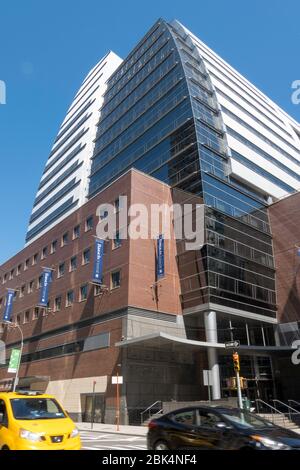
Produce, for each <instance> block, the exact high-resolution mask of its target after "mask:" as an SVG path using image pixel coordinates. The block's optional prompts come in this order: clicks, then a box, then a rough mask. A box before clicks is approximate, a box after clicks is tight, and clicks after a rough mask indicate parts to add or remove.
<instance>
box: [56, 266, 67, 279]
mask: <svg viewBox="0 0 300 470" xmlns="http://www.w3.org/2000/svg"><path fill="white" fill-rule="evenodd" d="M64 274H65V263H61V264H60V265H59V266H58V275H57V277H58V278H59V277H62V276H63V275H64Z"/></svg>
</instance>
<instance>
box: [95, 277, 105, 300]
mask: <svg viewBox="0 0 300 470" xmlns="http://www.w3.org/2000/svg"><path fill="white" fill-rule="evenodd" d="M99 282H100V284H99V285H97V286H94V295H95V296H96V295H100V294H102V292H103V290H102V286H101V284H103V279H101V280H100V281H99Z"/></svg>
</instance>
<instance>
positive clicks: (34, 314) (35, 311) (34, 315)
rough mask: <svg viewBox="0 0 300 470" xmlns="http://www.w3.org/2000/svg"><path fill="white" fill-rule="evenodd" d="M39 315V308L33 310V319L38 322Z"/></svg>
mask: <svg viewBox="0 0 300 470" xmlns="http://www.w3.org/2000/svg"><path fill="white" fill-rule="evenodd" d="M39 313H40V309H39V307H35V308H34V310H33V315H32V319H33V320H37V319H38V318H39Z"/></svg>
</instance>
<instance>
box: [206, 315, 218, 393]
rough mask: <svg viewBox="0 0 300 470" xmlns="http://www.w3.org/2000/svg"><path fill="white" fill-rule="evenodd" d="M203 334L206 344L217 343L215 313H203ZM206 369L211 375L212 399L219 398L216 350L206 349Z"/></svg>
mask: <svg viewBox="0 0 300 470" xmlns="http://www.w3.org/2000/svg"><path fill="white" fill-rule="evenodd" d="M204 324H205V334H206V341H207V342H208V343H217V342H218V334H217V317H216V312H205V314H204ZM207 355H208V367H209V369H210V370H211V374H212V399H213V400H219V399H220V398H221V387H220V370H219V364H218V354H217V350H216V348H208V352H207Z"/></svg>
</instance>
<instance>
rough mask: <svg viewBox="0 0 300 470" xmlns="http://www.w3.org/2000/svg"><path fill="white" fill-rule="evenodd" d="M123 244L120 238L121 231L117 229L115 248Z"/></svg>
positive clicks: (114, 240) (114, 241)
mask: <svg viewBox="0 0 300 470" xmlns="http://www.w3.org/2000/svg"><path fill="white" fill-rule="evenodd" d="M121 245H122V240H121V238H120V232H119V231H117V232H116V235H115V238H114V239H113V248H119V246H121Z"/></svg>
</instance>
